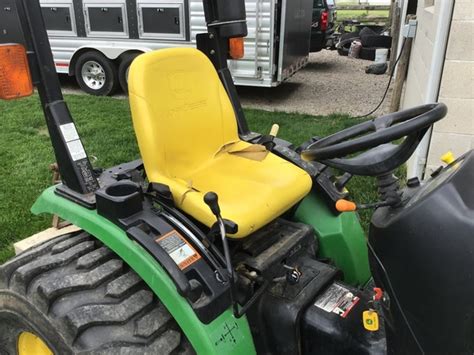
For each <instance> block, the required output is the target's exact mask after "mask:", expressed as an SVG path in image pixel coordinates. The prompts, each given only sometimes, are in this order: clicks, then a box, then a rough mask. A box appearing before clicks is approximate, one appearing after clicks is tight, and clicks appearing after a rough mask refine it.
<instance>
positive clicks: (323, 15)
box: [320, 11, 328, 31]
mask: <svg viewBox="0 0 474 355" xmlns="http://www.w3.org/2000/svg"><path fill="white" fill-rule="evenodd" d="M320 23H321V31H326V30H327V29H328V12H327V11H323V12H321V20H320Z"/></svg>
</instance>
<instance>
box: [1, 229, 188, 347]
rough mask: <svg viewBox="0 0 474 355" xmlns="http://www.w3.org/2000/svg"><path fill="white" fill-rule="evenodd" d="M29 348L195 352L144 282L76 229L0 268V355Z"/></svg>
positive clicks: (110, 253)
mask: <svg viewBox="0 0 474 355" xmlns="http://www.w3.org/2000/svg"><path fill="white" fill-rule="evenodd" d="M39 349H40V350H39ZM33 353H35V354H39V353H41V354H51V353H54V354H111V355H112V354H193V353H194V351H193V350H192V348H191V345H190V344H189V342H188V341H187V339H186V337H185V336H184V335H183V333H182V331H181V330H180V328H179V326H178V325H177V324H176V322H175V321H174V319H173V318H172V316H171V314H170V313H169V312H168V311H167V309H166V308H165V307H164V306H163V304H161V303H160V302H159V300H158V299H157V297H156V296H155V295H154V294H153V292H152V291H151V290H150V289H149V288H148V287H147V285H146V284H145V283H144V282H143V280H142V279H141V278H140V277H139V276H138V275H137V274H136V273H135V272H134V271H133V270H131V269H130V268H129V267H128V266H127V265H126V264H125V263H124V262H123V261H122V260H121V259H120V258H119V257H118V256H117V255H116V254H114V253H113V252H112V251H111V250H110V249H108V248H107V247H106V246H104V245H102V244H101V243H100V242H98V241H97V240H96V239H95V238H93V237H91V236H90V235H89V234H87V233H85V232H82V233H77V234H72V235H65V236H61V237H58V238H55V239H53V240H51V241H48V242H46V243H43V244H41V245H40V246H37V247H34V248H32V249H31V250H28V251H26V252H24V253H22V254H20V255H18V256H17V257H15V258H13V259H12V260H10V261H9V262H7V263H5V264H4V265H2V266H0V354H1V355H3V354H11V355H13V354H20V355H24V354H33Z"/></svg>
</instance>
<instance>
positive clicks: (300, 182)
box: [128, 48, 311, 238]
mask: <svg viewBox="0 0 474 355" xmlns="http://www.w3.org/2000/svg"><path fill="white" fill-rule="evenodd" d="M128 87H129V95H130V107H131V111H132V118H133V126H134V128H135V133H136V136H137V140H138V145H139V148H140V152H141V156H142V159H143V163H144V165H145V170H146V172H147V176H148V179H149V181H150V182H159V183H162V184H166V185H168V186H169V187H170V189H171V192H172V193H173V197H174V202H175V204H176V205H177V206H178V207H179V208H180V209H182V210H183V211H185V212H186V213H188V214H189V215H191V216H193V217H194V218H195V219H197V220H198V221H200V222H201V223H203V224H205V225H207V226H209V227H210V226H212V225H213V224H214V222H215V221H216V219H215V217H214V216H213V214H212V212H211V210H210V209H209V207H208V206H207V205H206V204H205V203H204V201H203V197H204V195H205V194H206V192H209V191H214V192H216V193H217V194H218V196H219V205H220V207H221V214H222V216H223V218H227V219H230V220H232V221H234V222H235V223H237V224H238V226H239V231H238V233H237V234H235V235H232V236H231V237H234V238H241V237H245V236H247V235H249V234H250V233H252V232H254V231H256V230H257V229H259V228H261V227H262V226H264V225H265V224H267V223H268V222H270V221H272V220H273V219H275V218H276V217H278V216H280V215H281V214H283V213H284V212H286V211H287V210H288V209H290V208H291V207H292V206H294V205H295V204H296V203H297V202H298V201H300V200H301V199H302V198H303V197H304V196H305V195H306V194H307V193H308V192H309V190H310V189H311V178H310V176H309V175H308V174H307V173H306V172H305V171H303V170H302V169H300V168H298V167H297V166H295V165H293V164H291V163H289V162H287V161H285V160H284V159H281V158H280V157H278V156H276V155H274V154H272V153H269V152H267V151H266V150H265V149H264V147H263V146H260V145H253V144H250V143H247V142H244V141H242V140H240V138H239V135H238V132H237V122H236V119H235V115H234V111H233V109H232V105H231V103H230V101H229V98H228V96H227V93H226V91H225V89H224V87H223V85H222V83H221V81H220V80H219V77H218V76H217V73H216V71H215V69H214V67H213V65H212V63H211V62H210V61H209V59H208V58H207V57H206V56H205V55H204V54H203V53H201V52H200V51H198V50H197V49H194V48H172V49H163V50H158V51H154V52H150V53H146V54H143V55H140V56H139V57H137V58H136V59H135V60H134V61H133V63H132V65H131V67H130V72H129V80H128Z"/></svg>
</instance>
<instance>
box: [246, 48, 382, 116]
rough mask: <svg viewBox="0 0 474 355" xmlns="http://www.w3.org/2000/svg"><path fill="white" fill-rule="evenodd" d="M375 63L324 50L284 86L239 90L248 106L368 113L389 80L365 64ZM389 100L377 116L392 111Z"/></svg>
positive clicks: (293, 110)
mask: <svg viewBox="0 0 474 355" xmlns="http://www.w3.org/2000/svg"><path fill="white" fill-rule="evenodd" d="M372 63H373V62H371V61H366V60H359V59H352V58H348V57H343V56H340V55H339V54H337V51H328V50H322V51H321V52H317V53H311V55H310V60H309V63H308V65H307V66H306V67H305V68H303V69H302V70H300V71H299V72H297V73H296V74H295V75H294V76H293V77H291V78H290V79H289V80H288V81H287V82H285V83H283V84H282V85H280V86H278V87H276V88H271V89H268V88H254V87H239V88H238V92H239V94H240V97H241V100H242V104H243V105H244V106H245V107H254V108H259V109H264V110H270V111H273V110H274V111H286V112H300V113H307V114H311V115H327V114H331V113H336V112H339V113H348V114H351V115H354V116H359V115H364V114H366V113H368V112H370V111H372V109H373V108H375V107H376V106H377V105H378V103H379V101H380V99H381V98H382V95H383V93H384V91H385V88H386V85H387V83H388V79H389V77H388V75H372V74H366V73H365V67H366V66H367V65H369V64H372ZM388 96H390V92H389V95H388ZM389 99H390V97H388V98H387V99H386V100H385V102H384V104H383V105H382V109H379V110H378V111H377V112H376V113H375V114H376V115H380V114H381V113H382V112H384V113H386V112H388V107H389V106H390V105H389V102H390V101H389Z"/></svg>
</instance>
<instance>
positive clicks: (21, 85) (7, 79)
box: [0, 44, 33, 100]
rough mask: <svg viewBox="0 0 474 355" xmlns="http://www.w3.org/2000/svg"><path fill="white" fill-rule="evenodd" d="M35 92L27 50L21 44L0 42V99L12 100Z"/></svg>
mask: <svg viewBox="0 0 474 355" xmlns="http://www.w3.org/2000/svg"><path fill="white" fill-rule="evenodd" d="M32 93H33V83H32V82H31V75H30V69H29V67H28V59H27V57H26V50H25V47H23V46H22V45H21V44H0V99H3V100H12V99H18V98H20V97H25V96H30V95H31V94H32Z"/></svg>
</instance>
